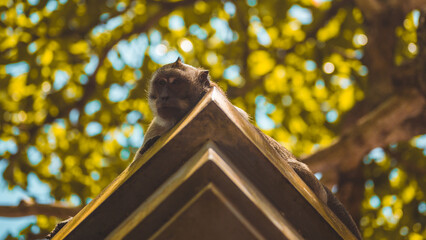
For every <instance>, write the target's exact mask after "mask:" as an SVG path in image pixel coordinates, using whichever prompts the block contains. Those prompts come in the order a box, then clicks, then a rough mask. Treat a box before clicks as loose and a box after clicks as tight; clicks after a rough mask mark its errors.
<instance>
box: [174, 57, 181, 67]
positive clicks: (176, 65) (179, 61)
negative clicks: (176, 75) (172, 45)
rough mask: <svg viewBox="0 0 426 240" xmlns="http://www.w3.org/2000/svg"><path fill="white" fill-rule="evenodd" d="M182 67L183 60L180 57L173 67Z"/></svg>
mask: <svg viewBox="0 0 426 240" xmlns="http://www.w3.org/2000/svg"><path fill="white" fill-rule="evenodd" d="M180 65H182V59H181V58H180V57H178V58H177V59H176V62H174V63H173V65H172V67H174V68H177V67H179V66H180Z"/></svg>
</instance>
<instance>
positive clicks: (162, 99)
mask: <svg viewBox="0 0 426 240" xmlns="http://www.w3.org/2000/svg"><path fill="white" fill-rule="evenodd" d="M167 100H169V96H164V97H161V101H167Z"/></svg>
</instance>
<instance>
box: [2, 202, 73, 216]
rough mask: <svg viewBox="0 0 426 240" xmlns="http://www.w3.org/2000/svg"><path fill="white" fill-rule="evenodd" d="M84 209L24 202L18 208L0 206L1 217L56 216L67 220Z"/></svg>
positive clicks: (55, 204)
mask: <svg viewBox="0 0 426 240" xmlns="http://www.w3.org/2000/svg"><path fill="white" fill-rule="evenodd" d="M81 209H82V207H81V206H79V207H67V206H64V205H61V204H57V203H54V204H38V203H34V202H30V201H24V200H22V201H21V202H20V203H19V205H18V206H0V216H1V217H25V216H31V215H45V216H55V217H58V218H67V217H70V216H74V215H75V214H77V213H78V212H79V211H80V210H81Z"/></svg>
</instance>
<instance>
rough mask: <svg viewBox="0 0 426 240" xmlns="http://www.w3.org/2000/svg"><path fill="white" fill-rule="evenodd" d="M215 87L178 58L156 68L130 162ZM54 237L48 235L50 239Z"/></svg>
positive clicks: (302, 171)
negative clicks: (145, 121)
mask: <svg viewBox="0 0 426 240" xmlns="http://www.w3.org/2000/svg"><path fill="white" fill-rule="evenodd" d="M214 86H215V87H217V88H218V89H219V90H220V88H219V87H218V86H217V85H216V84H215V83H214V82H212V81H211V80H210V76H209V72H208V71H207V70H203V69H199V68H195V67H192V66H190V65H187V64H184V63H182V61H181V59H180V58H178V59H177V60H176V62H174V63H170V64H167V65H164V66H163V67H161V68H159V69H158V70H157V71H156V72H155V73H154V75H153V76H152V78H151V81H150V85H149V90H148V101H149V106H150V108H151V111H152V112H153V115H154V119H153V120H152V122H151V124H150V125H149V127H148V130H147V131H146V134H145V138H144V142H143V144H142V146H141V147H140V149H139V150H138V152H137V153H136V155H135V157H134V159H133V161H135V160H137V159H139V158H140V157H141V156H142V155H143V153H144V152H145V151H146V150H147V149H149V148H150V147H151V146H152V145H153V144H154V143H155V141H157V140H158V139H159V138H160V137H161V136H162V135H164V134H165V133H166V132H167V131H168V130H170V129H171V128H172V127H173V126H174V125H175V124H176V123H178V122H179V120H181V119H182V118H183V117H184V116H185V114H187V113H188V112H189V111H190V110H191V109H192V108H193V107H194V106H195V105H196V104H197V103H198V101H199V100H200V99H201V98H202V97H203V96H204V94H206V93H207V92H208V91H209V90H210V89H212V88H213V87H214ZM220 91H221V90H220ZM236 108H237V107H236ZM237 110H238V111H239V112H240V114H241V115H242V116H243V117H244V118H246V119H249V116H248V114H247V113H245V112H244V111H243V110H241V109H239V108H237ZM256 130H257V131H259V133H260V134H261V135H262V136H263V137H264V138H265V139H266V140H267V141H268V142H269V144H270V145H271V146H272V147H273V148H274V149H275V150H276V151H277V152H278V153H279V155H280V157H281V158H282V160H283V161H287V162H288V163H289V164H290V166H291V167H292V168H293V169H294V171H295V172H296V173H297V174H298V175H299V176H300V178H301V179H302V180H303V181H305V183H306V184H307V185H308V186H309V187H310V188H311V189H312V191H313V192H314V193H315V194H316V195H317V196H318V198H319V199H320V200H321V201H323V202H324V203H325V204H327V205H328V207H329V208H330V209H331V210H332V211H333V212H334V213H335V214H336V216H337V217H338V218H340V220H341V221H342V222H343V223H344V224H345V225H346V226H347V227H348V228H349V229H350V231H351V232H352V233H353V234H354V235H355V236H356V237H357V238H358V239H361V235H360V233H359V231H358V228H357V226H356V224H355V223H354V221H353V219H352V217H351V216H350V215H349V213H348V212H347V211H346V209H345V208H344V207H343V205H342V204H341V203H340V202H339V200H337V198H336V197H334V195H333V193H331V191H330V190H328V189H327V187H325V186H323V185H322V184H321V183H320V182H319V181H318V180H317V179H316V177H315V176H314V174H313V173H312V172H311V171H310V170H309V168H308V167H307V166H306V165H305V164H304V163H302V162H300V161H298V160H296V158H295V157H294V156H293V155H292V154H291V153H290V152H289V151H287V149H285V148H284V147H283V146H281V145H280V144H279V143H278V142H277V141H275V140H274V139H273V138H271V137H269V136H268V135H266V134H264V133H262V132H261V131H260V130H259V129H257V128H256ZM68 221H69V220H68ZM63 225H65V224H64V222H62V226H63ZM62 226H61V227H62ZM57 228H58V227H57ZM57 228H55V230H56V232H57V231H59V229H60V228H59V229H57ZM56 232H55V233H56ZM53 235H54V234H53ZM53 235H52V234H51V236H50V237H52V236H53Z"/></svg>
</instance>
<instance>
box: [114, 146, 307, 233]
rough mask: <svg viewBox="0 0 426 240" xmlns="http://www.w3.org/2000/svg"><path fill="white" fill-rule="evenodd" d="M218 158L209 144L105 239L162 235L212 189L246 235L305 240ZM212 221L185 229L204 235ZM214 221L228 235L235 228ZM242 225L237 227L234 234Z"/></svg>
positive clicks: (253, 188)
mask: <svg viewBox="0 0 426 240" xmlns="http://www.w3.org/2000/svg"><path fill="white" fill-rule="evenodd" d="M217 152H220V151H219V150H218V148H217V146H215V144H214V143H212V142H211V141H209V142H208V143H206V144H205V145H204V146H203V147H202V148H201V150H200V151H199V152H198V153H197V154H196V155H195V156H193V157H192V158H191V159H190V160H189V161H188V162H187V163H185V165H183V166H182V168H181V169H179V171H178V172H176V173H175V174H174V175H173V176H172V177H170V178H169V179H168V180H167V181H166V182H165V183H164V184H163V185H162V186H161V187H160V188H158V189H157V190H156V192H155V193H154V194H152V195H151V196H150V197H149V198H148V199H147V200H146V201H145V202H144V203H142V204H141V205H140V206H139V207H138V209H136V210H135V211H134V212H133V213H132V215H130V216H129V217H128V218H127V219H126V220H125V221H124V222H122V224H121V225H120V226H118V227H117V228H116V229H115V230H114V231H113V232H112V233H111V234H110V235H109V236H108V237H107V239H122V238H123V237H124V236H126V237H124V239H134V238H135V237H136V236H139V237H141V238H142V239H148V238H149V237H150V236H152V234H154V232H155V231H157V232H162V231H160V230H158V229H160V228H164V227H162V226H163V225H168V224H165V223H166V222H168V221H169V222H175V221H177V220H176V219H174V220H170V216H172V215H177V212H180V211H183V209H186V207H185V205H188V203H190V202H191V201H192V200H191V199H193V198H195V197H194V196H196V195H199V194H200V193H201V192H203V190H200V189H206V188H210V189H212V192H213V193H215V194H216V195H217V198H218V199H220V200H221V201H222V202H223V203H224V205H226V206H227V207H228V208H229V210H230V211H231V212H232V213H233V214H234V215H235V217H236V218H237V219H239V221H240V222H241V223H243V225H244V226H245V227H246V231H248V232H250V233H252V235H254V236H256V239H300V238H301V237H300V236H299V235H298V233H297V231H296V230H295V229H293V228H292V226H291V223H290V222H288V221H287V220H286V219H285V218H283V217H282V216H281V215H280V214H279V211H278V210H277V209H276V208H275V207H274V206H273V205H272V204H271V203H270V202H269V201H268V200H267V199H266V198H265V197H264V196H263V195H262V194H261V193H260V191H258V190H257V189H256V188H255V187H254V185H253V184H251V183H250V181H249V180H248V179H247V178H246V177H245V176H243V175H242V174H241V173H240V172H239V171H238V170H237V169H236V168H235V167H234V166H233V163H232V161H231V160H229V159H228V158H226V157H224V156H223V153H220V154H218V153H217ZM200 204H201V203H200ZM201 205H203V206H204V207H205V208H209V207H210V204H209V203H207V202H202V204H201ZM218 210H220V209H218ZM190 215H193V213H192V214H190ZM210 217H212V216H208V215H206V216H205V218H206V219H204V218H203V217H200V218H199V219H196V222H197V223H198V224H199V225H194V226H192V227H189V228H187V229H188V231H191V230H192V229H193V228H196V229H199V231H198V232H200V233H201V232H203V231H206V227H209V226H205V225H209V224H210V223H209V221H208V220H209V219H210ZM235 217H234V218H235ZM173 218H174V217H172V218H171V219H173ZM234 218H231V219H229V220H233V219H234ZM206 220H207V221H206ZM216 221H218V222H217V223H216V224H217V225H221V224H225V225H226V227H225V226H222V227H220V228H221V229H222V231H223V232H224V234H226V232H227V229H228V228H231V229H232V227H231V226H228V225H229V224H231V223H230V222H227V221H226V220H224V219H222V220H221V219H217V220H216ZM170 224H171V223H170ZM238 225H239V224H236V228H238ZM218 227H219V226H218ZM207 229H208V228H207ZM129 233H130V234H129ZM204 233H205V235H206V236H210V235H211V234H209V232H204ZM229 234H230V236H232V235H233V234H232V233H229ZM157 235H158V236H160V234H158V233H156V234H154V236H157ZM153 239H156V238H155V237H154V238H153ZM175 239H177V238H175ZM178 239H185V238H178Z"/></svg>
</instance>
